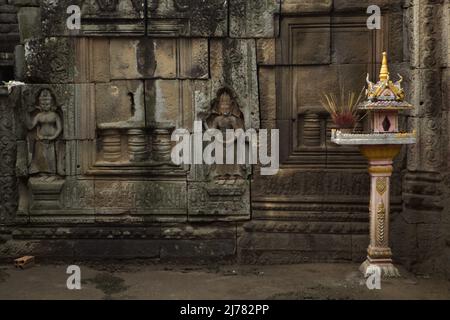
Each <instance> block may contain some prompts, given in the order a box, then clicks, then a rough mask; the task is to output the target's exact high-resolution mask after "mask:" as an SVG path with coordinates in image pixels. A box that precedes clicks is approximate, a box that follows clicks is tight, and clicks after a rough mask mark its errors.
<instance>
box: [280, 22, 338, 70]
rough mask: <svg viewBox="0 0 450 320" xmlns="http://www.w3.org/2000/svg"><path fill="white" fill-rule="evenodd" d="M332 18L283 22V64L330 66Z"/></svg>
mask: <svg viewBox="0 0 450 320" xmlns="http://www.w3.org/2000/svg"><path fill="white" fill-rule="evenodd" d="M330 32H331V19H330V17H304V18H301V19H299V18H290V17H289V18H285V19H283V20H282V21H281V38H282V39H284V41H282V42H281V54H282V56H281V61H280V63H282V64H306V65H307V64H329V63H330V61H331V52H330V48H331V45H330V41H331V35H330Z"/></svg>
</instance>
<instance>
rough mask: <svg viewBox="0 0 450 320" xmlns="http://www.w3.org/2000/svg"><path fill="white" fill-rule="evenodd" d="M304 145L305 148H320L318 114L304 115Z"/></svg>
mask: <svg viewBox="0 0 450 320" xmlns="http://www.w3.org/2000/svg"><path fill="white" fill-rule="evenodd" d="M303 144H304V146H305V147H318V146H320V117H319V115H318V114H317V113H306V114H305V115H304V118H303Z"/></svg>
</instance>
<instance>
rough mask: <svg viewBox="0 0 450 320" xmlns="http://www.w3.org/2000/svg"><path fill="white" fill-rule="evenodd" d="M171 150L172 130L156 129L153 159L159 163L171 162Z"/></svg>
mask: <svg viewBox="0 0 450 320" xmlns="http://www.w3.org/2000/svg"><path fill="white" fill-rule="evenodd" d="M171 149H172V145H171V142H170V130H169V129H165V128H158V129H155V131H154V139H153V148H152V150H153V159H154V160H155V161H158V162H170V161H171V160H170V152H171Z"/></svg>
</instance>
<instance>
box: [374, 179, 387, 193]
mask: <svg viewBox="0 0 450 320" xmlns="http://www.w3.org/2000/svg"><path fill="white" fill-rule="evenodd" d="M376 188H377V192H378V194H379V195H380V196H382V195H383V194H384V193H385V192H386V189H387V179H386V178H385V177H379V178H377V182H376Z"/></svg>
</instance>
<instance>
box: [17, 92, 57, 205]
mask: <svg viewBox="0 0 450 320" xmlns="http://www.w3.org/2000/svg"><path fill="white" fill-rule="evenodd" d="M25 117H26V118H25V122H26V126H27V129H28V134H27V146H28V163H27V171H28V176H29V179H28V188H29V190H30V192H31V196H32V201H31V207H30V209H36V210H51V209H60V208H61V207H62V206H61V201H60V194H61V190H62V187H63V185H64V182H65V178H64V176H65V169H64V159H65V143H64V141H62V133H63V120H62V119H63V116H62V107H61V106H59V105H58V103H57V101H56V97H55V95H54V93H53V92H52V91H51V90H50V89H48V88H42V89H41V90H39V91H38V92H37V94H36V100H35V105H33V106H29V109H28V112H27V113H26V116H25Z"/></svg>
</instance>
